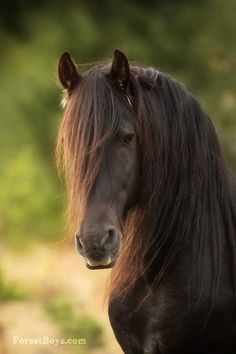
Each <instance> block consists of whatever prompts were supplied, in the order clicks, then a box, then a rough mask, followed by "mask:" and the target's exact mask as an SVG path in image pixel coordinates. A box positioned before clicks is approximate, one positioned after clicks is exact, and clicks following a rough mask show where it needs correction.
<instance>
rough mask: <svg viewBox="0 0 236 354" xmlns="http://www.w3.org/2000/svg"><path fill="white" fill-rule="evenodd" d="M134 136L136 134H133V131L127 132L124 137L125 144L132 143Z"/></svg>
mask: <svg viewBox="0 0 236 354" xmlns="http://www.w3.org/2000/svg"><path fill="white" fill-rule="evenodd" d="M133 137H134V134H132V133H129V134H126V135H125V136H124V138H123V143H124V144H125V145H129V144H130V143H131V141H132V140H133Z"/></svg>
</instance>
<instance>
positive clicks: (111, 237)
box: [102, 229, 116, 245]
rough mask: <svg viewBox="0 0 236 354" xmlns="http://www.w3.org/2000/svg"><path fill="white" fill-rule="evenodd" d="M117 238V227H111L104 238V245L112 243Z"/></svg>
mask: <svg viewBox="0 0 236 354" xmlns="http://www.w3.org/2000/svg"><path fill="white" fill-rule="evenodd" d="M115 239H116V231H115V229H110V230H108V231H107V232H106V235H105V236H104V237H103V239H102V244H103V245H109V244H110V245H112V244H113V243H114V241H115Z"/></svg>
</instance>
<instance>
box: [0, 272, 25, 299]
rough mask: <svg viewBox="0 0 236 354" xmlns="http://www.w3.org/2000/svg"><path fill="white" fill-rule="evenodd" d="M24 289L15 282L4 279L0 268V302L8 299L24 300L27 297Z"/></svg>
mask: <svg viewBox="0 0 236 354" xmlns="http://www.w3.org/2000/svg"><path fill="white" fill-rule="evenodd" d="M28 296H29V295H28V294H27V293H26V291H25V290H23V289H21V287H20V286H19V285H18V284H16V283H15V282H9V281H7V280H6V279H5V277H4V275H3V272H2V271H1V269H0V302H3V301H10V300H25V299H27V298H28Z"/></svg>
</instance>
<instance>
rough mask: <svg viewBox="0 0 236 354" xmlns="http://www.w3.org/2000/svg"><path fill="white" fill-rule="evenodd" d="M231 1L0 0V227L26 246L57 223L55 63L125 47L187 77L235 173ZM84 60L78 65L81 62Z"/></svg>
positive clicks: (235, 52) (235, 36) (57, 228)
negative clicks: (66, 57) (68, 54)
mask: <svg viewBox="0 0 236 354" xmlns="http://www.w3.org/2000/svg"><path fill="white" fill-rule="evenodd" d="M235 13H236V2H235V1H234V0H225V1H220V0H205V1H202V0H199V1H196V0H189V1H186V0H179V1H177V0H176V1H174V0H165V1H164V0H145V1H144V0H136V1H135V0H129V1H127V0H120V1H115V0H110V1H108V0H100V1H97V2H96V1H92V0H86V1H85V0H80V1H78V0H77V1H76V0H74V1H60V0H57V1H56V0H52V1H46V0H40V1H39V0H34V1H33V0H26V1H23V0H11V1H8V0H2V1H1V3H0V41H1V48H2V50H1V54H0V64H1V88H0V107H1V129H0V151H1V165H0V169H1V173H0V234H1V236H2V237H4V242H8V243H13V244H16V245H18V246H19V245H24V244H25V242H27V241H29V240H30V239H33V238H37V239H38V238H42V239H44V240H46V239H52V238H53V237H58V234H59V233H60V232H62V225H63V223H64V220H63V218H62V206H63V201H64V195H63V193H64V192H63V189H62V188H61V186H60V183H59V182H58V178H57V176H56V171H55V167H54V152H53V151H54V144H55V137H56V130H57V127H58V124H59V119H60V116H61V111H60V109H59V101H60V91H59V89H58V88H57V80H56V62H57V59H58V57H59V55H60V54H61V52H63V51H64V50H65V49H67V50H69V51H70V52H71V53H72V54H73V56H74V57H75V58H76V60H77V61H79V62H80V63H86V62H91V61H92V62H93V61H96V60H100V59H102V58H107V57H111V56H112V52H113V49H114V48H116V47H118V48H120V49H122V50H124V51H125V52H126V53H127V54H128V56H129V58H130V59H131V60H135V61H137V62H139V63H141V64H144V65H153V66H156V67H158V68H160V69H161V70H163V71H167V72H170V73H171V74H173V75H174V76H175V77H176V78H178V79H180V80H182V81H184V82H185V83H186V84H187V86H188V87H189V88H190V89H191V91H192V92H193V93H195V94H196V95H197V96H199V97H200V99H201V101H202V102H203V104H204V106H205V107H207V110H208V112H209V114H210V116H211V117H212V118H213V120H214V123H215V125H216V127H217V130H218V132H219V135H220V139H221V141H222V143H223V147H224V151H225V156H226V158H227V160H228V162H229V163H230V169H231V171H233V172H234V174H235V172H236V139H235V133H236V123H235V118H234V117H235V113H236V112H235V111H236V100H235V98H236V71H235V70H234V68H235V61H236V22H235ZM81 68H82V67H81Z"/></svg>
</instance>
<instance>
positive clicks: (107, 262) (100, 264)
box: [85, 257, 115, 270]
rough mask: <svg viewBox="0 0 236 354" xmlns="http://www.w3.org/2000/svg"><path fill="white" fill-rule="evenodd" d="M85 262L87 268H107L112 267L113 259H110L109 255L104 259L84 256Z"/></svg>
mask: <svg viewBox="0 0 236 354" xmlns="http://www.w3.org/2000/svg"><path fill="white" fill-rule="evenodd" d="M85 262H86V267H87V268H88V269H93V270H95V269H109V268H112V267H113V265H114V264H115V261H114V260H112V259H111V257H108V258H106V259H102V260H100V261H92V260H90V259H88V258H85Z"/></svg>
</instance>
